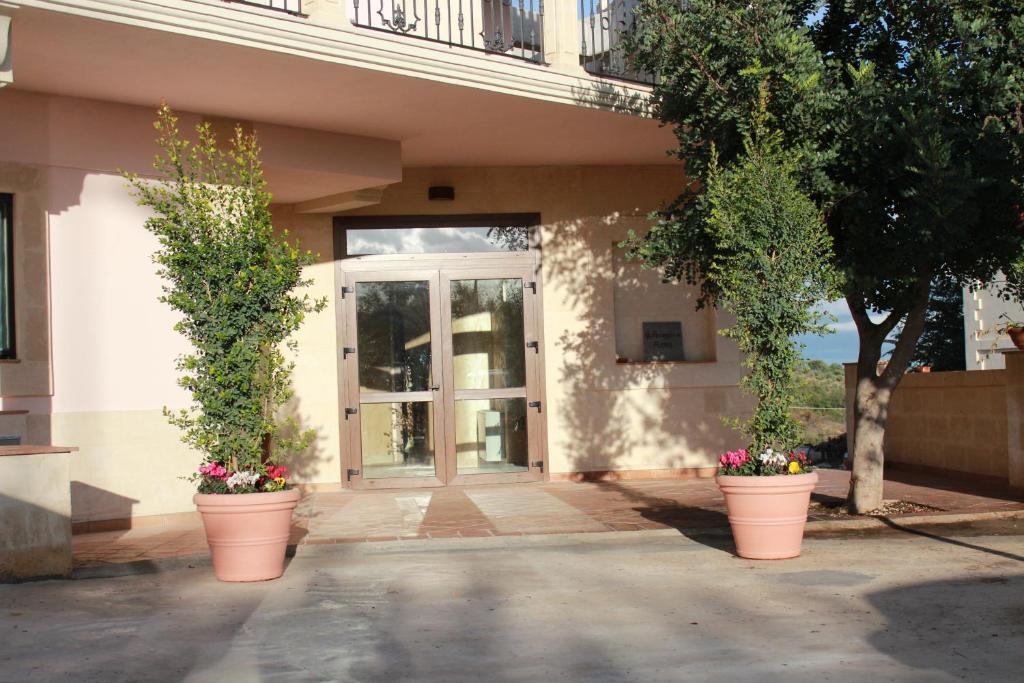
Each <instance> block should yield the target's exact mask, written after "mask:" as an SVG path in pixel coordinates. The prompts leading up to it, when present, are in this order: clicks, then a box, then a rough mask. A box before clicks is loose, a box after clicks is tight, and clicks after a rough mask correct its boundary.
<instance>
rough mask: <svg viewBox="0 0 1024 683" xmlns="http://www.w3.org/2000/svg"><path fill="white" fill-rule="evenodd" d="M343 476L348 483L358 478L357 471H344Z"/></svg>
mask: <svg viewBox="0 0 1024 683" xmlns="http://www.w3.org/2000/svg"><path fill="white" fill-rule="evenodd" d="M345 476H346V478H347V479H348V480H349V481H352V477H358V476H359V470H353V469H351V468H349V469H348V470H346V471H345Z"/></svg>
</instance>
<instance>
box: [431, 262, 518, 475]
mask: <svg viewBox="0 0 1024 683" xmlns="http://www.w3.org/2000/svg"><path fill="white" fill-rule="evenodd" d="M447 283H448V291H449V302H448V303H449V304H450V318H448V316H446V319H447V320H450V329H451V368H452V373H451V374H452V384H453V387H452V388H453V396H452V398H453V399H454V409H453V411H452V412H453V420H454V425H453V426H454V436H455V471H456V474H457V475H475V474H494V473H501V472H526V471H528V470H529V467H530V465H529V448H528V445H529V444H528V441H527V434H528V430H527V419H526V417H527V415H526V339H525V337H524V333H523V325H524V320H523V280H522V279H521V278H493V279H490V278H488V279H484V278H474V279H449V280H448V281H447Z"/></svg>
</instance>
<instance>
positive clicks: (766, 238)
mask: <svg viewBox="0 0 1024 683" xmlns="http://www.w3.org/2000/svg"><path fill="white" fill-rule="evenodd" d="M766 97H767V96H766V92H765V91H764V89H762V95H761V100H760V104H759V105H758V108H757V109H756V110H755V112H754V115H753V117H752V125H751V127H750V133H748V134H746V135H745V136H744V140H743V150H744V152H743V154H742V155H741V156H739V157H738V158H737V160H736V161H735V162H734V163H732V164H730V165H729V166H727V167H725V168H722V167H720V166H719V164H718V158H717V153H716V152H715V151H714V150H712V158H711V164H710V168H709V173H708V184H707V193H706V195H705V196H704V198H703V199H702V201H705V202H707V211H706V214H705V215H707V220H706V222H705V230H706V231H707V237H708V242H709V243H710V244H712V245H714V246H713V250H714V256H713V257H712V259H711V267H710V269H709V270H708V278H709V279H710V280H712V283H711V284H712V285H713V286H714V288H715V290H716V291H717V292H718V294H717V297H718V303H720V304H721V305H722V306H723V307H724V308H725V309H726V310H728V311H729V312H730V313H732V314H733V315H734V316H735V317H736V323H735V325H733V326H732V327H730V328H728V329H726V330H725V331H724V332H723V334H725V335H727V336H729V337H731V338H733V339H734V340H735V341H736V343H737V345H738V346H739V348H740V350H741V351H742V352H743V353H744V355H745V358H746V360H745V363H746V365H747V368H748V370H749V372H748V373H747V375H746V376H745V377H744V379H743V386H744V388H745V389H746V390H747V391H749V392H750V393H751V394H753V396H754V397H755V398H756V399H757V407H756V408H755V410H754V414H753V417H751V418H750V420H749V421H747V422H746V423H744V424H743V425H742V426H743V427H744V428H745V431H746V432H747V434H748V435H749V437H750V439H751V444H750V447H751V450H752V451H753V452H754V453H763V452H764V451H766V450H767V449H769V448H771V449H773V450H775V451H784V450H787V449H789V448H792V447H793V446H795V445H796V443H797V441H798V439H799V437H800V433H799V432H800V428H799V425H798V423H797V422H796V420H795V419H794V418H793V416H792V415H791V412H790V406H791V401H792V395H793V376H794V371H795V369H796V365H797V363H798V362H799V360H800V351H799V346H798V344H797V342H796V341H794V339H793V337H794V336H796V335H800V334H806V333H823V332H825V331H826V330H827V327H826V326H825V325H824V321H823V320H822V316H821V314H820V313H818V312H816V310H815V304H816V303H817V302H819V301H821V300H822V299H827V298H830V297H833V296H834V291H835V282H834V277H833V276H832V271H831V268H830V266H829V258H830V255H831V246H832V240H831V238H830V237H829V236H828V233H827V231H826V230H825V226H824V224H823V223H822V220H821V214H820V213H819V212H818V209H817V207H816V206H815V205H814V202H813V201H811V199H810V198H808V197H807V195H806V194H804V193H803V192H802V191H801V190H800V187H799V185H798V182H797V180H796V179H795V173H796V171H797V155H796V153H794V152H792V151H787V150H786V149H785V148H784V147H783V144H782V136H781V134H780V133H778V132H776V131H770V130H768V128H767V125H766V117H767V115H766V113H765V103H766Z"/></svg>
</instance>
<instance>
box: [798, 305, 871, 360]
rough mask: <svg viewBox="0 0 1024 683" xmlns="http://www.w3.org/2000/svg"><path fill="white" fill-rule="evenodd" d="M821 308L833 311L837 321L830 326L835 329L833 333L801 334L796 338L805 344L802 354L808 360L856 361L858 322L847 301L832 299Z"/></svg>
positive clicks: (828, 311) (829, 311) (858, 346)
mask: <svg viewBox="0 0 1024 683" xmlns="http://www.w3.org/2000/svg"><path fill="white" fill-rule="evenodd" d="M821 310H823V311H825V312H827V313H831V314H832V315H833V316H835V318H836V322H834V323H831V324H830V325H829V326H830V327H831V328H832V329H833V330H835V331H834V332H833V333H832V334H827V335H824V336H820V337H819V336H817V335H813V334H805V335H800V336H799V337H797V338H796V340H797V341H798V342H799V343H801V344H804V346H805V348H804V349H802V350H801V355H802V356H803V357H804V358H805V359H807V360H821V361H825V362H826V363H854V362H856V360H857V352H858V350H859V348H860V344H859V340H858V338H857V324H856V323H855V322H853V316H851V315H850V309H849V307H847V305H846V301H844V300H842V299H840V300H838V301H830V302H828V303H826V304H823V305H822V306H821Z"/></svg>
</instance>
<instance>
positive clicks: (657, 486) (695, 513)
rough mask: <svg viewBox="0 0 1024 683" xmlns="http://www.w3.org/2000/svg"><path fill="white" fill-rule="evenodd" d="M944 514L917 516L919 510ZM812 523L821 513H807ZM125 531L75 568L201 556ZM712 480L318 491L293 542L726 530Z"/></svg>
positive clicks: (841, 482)
mask: <svg viewBox="0 0 1024 683" xmlns="http://www.w3.org/2000/svg"><path fill="white" fill-rule="evenodd" d="M819 474H820V477H821V478H820V481H819V484H818V488H817V490H816V492H815V498H816V499H817V500H819V501H824V502H828V501H830V500H831V501H837V500H841V499H842V498H844V497H845V495H846V490H847V487H848V485H849V474H848V473H847V472H841V471H836V470H819ZM888 476H889V477H891V479H889V480H887V481H886V484H885V498H886V499H898V500H905V501H911V502H914V503H919V504H922V505H927V506H930V507H935V508H939V509H940V510H942V511H944V512H947V513H950V512H955V513H972V512H995V511H1013V510H1024V498H1022V497H1020V496H1014V495H1011V494H1010V493H1008V492H1007V491H1006V490H1005V489H1004V488H1001V487H998V486H993V485H985V484H980V483H976V482H955V481H953V480H951V479H949V478H941V477H936V476H929V475H922V474H912V473H909V472H902V471H898V470H896V471H892V472H890V473H889V475H888ZM929 514H941V513H917V514H916V515H913V516H922V515H929ZM810 519H811V521H812V522H813V521H816V520H820V519H823V518H822V517H819V516H817V515H814V514H812V515H811V517H810ZM175 520H176V521H175V522H174V523H173V524H168V525H165V526H150V527H143V528H137V529H132V530H130V531H108V532H100V533H89V534H82V535H78V536H75V539H74V541H75V543H74V545H75V564H76V566H80V567H84V566H91V565H102V564H116V563H123V562H132V561H137V560H154V559H161V558H168V557H183V556H190V555H205V554H207V548H206V538H205V536H204V534H203V530H202V526H201V523H200V521H199V518H198V516H193V517H188V518H186V520H185V521H183V520H182V517H181V516H176V517H175ZM727 525H728V520H727V519H726V517H725V507H724V504H723V501H722V497H721V494H720V493H719V492H718V488H717V486H716V485H715V483H714V481H713V480H711V479H691V480H679V479H671V480H639V481H623V482H598V483H582V484H577V483H568V482H553V483H544V484H504V485H494V486H472V487H451V488H442V489H415V490H396V491H361V492H350V491H345V492H335V493H316V494H311V495H309V496H306V497H305V498H303V499H302V501H301V502H300V503H299V507H298V508H297V510H296V514H295V521H294V527H293V529H292V539H291V541H292V543H295V544H323V543H345V542H362V541H394V540H403V539H414V538H419V539H422V538H452V537H479V536H510V535H511V536H519V535H524V534H556V533H586V532H599V531H636V530H642V529H667V528H677V529H696V528H712V527H725V526H727Z"/></svg>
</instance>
